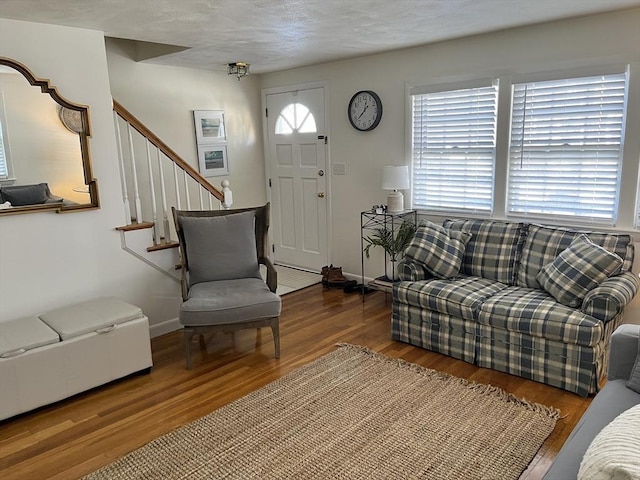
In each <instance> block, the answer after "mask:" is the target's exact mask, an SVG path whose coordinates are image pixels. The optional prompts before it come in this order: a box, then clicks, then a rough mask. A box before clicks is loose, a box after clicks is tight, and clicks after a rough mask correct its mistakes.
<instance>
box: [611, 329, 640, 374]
mask: <svg viewBox="0 0 640 480" xmlns="http://www.w3.org/2000/svg"><path fill="white" fill-rule="evenodd" d="M609 352H610V353H609V372H608V373H607V379H608V380H617V379H623V380H628V379H629V377H630V375H631V369H632V368H633V364H634V363H635V361H636V357H637V356H638V353H639V352H640V325H630V324H625V325H620V326H619V327H618V328H617V329H616V330H615V332H613V334H612V335H611V345H610V347H609Z"/></svg>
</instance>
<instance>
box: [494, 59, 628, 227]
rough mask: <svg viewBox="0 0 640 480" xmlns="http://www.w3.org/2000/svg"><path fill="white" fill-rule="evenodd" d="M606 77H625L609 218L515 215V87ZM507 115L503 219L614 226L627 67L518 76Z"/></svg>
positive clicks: (620, 186) (616, 211)
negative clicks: (613, 190)
mask: <svg viewBox="0 0 640 480" xmlns="http://www.w3.org/2000/svg"><path fill="white" fill-rule="evenodd" d="M607 75H624V76H625V80H624V81H625V86H624V98H623V105H622V118H621V120H620V138H619V147H618V154H617V158H618V159H617V172H616V176H617V177H616V180H615V193H614V195H613V197H612V202H613V207H612V215H611V218H601V217H598V216H596V215H591V216H589V215H571V214H561V213H544V212H518V211H513V210H511V208H510V207H511V202H510V198H511V194H512V190H511V189H512V187H513V184H512V178H511V168H512V166H513V161H512V158H511V149H512V144H511V142H512V140H513V135H512V132H513V129H514V119H513V115H514V97H515V90H516V86H518V85H525V84H528V83H543V82H554V81H563V80H568V81H570V80H574V79H575V80H578V79H582V78H589V77H599V76H607ZM510 90H511V91H510V115H509V137H508V147H507V152H506V155H507V159H506V166H507V178H506V185H505V205H504V208H505V218H508V219H511V218H514V219H525V220H527V221H541V222H546V223H553V222H560V223H561V224H566V223H567V222H568V223H569V224H574V225H585V224H586V225H595V226H598V227H614V226H616V224H617V221H618V216H619V210H620V193H621V188H622V182H621V177H622V170H623V162H624V147H625V130H626V123H627V122H626V117H627V110H628V91H629V71H628V68H616V69H606V70H599V71H597V72H583V71H580V72H573V73H572V72H565V73H564V74H561V75H559V74H556V75H551V76H543V75H541V74H538V75H532V76H529V77H520V78H514V79H512V81H511V83H510Z"/></svg>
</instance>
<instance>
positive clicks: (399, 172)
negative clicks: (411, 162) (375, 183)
mask: <svg viewBox="0 0 640 480" xmlns="http://www.w3.org/2000/svg"><path fill="white" fill-rule="evenodd" d="M407 188H409V167H408V166H407V165H401V166H392V167H384V168H383V170H382V189H383V190H405V189H407Z"/></svg>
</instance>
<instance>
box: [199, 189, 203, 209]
mask: <svg viewBox="0 0 640 480" xmlns="http://www.w3.org/2000/svg"><path fill="white" fill-rule="evenodd" d="M202 190H204V187H200V188H199V189H198V197H200V210H204V198H203V197H202Z"/></svg>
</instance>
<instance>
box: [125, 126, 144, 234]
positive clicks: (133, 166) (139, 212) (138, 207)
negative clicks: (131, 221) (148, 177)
mask: <svg viewBox="0 0 640 480" xmlns="http://www.w3.org/2000/svg"><path fill="white" fill-rule="evenodd" d="M127 133H128V135H129V155H130V157H131V173H132V176H133V195H134V199H135V206H136V218H135V220H136V222H141V221H142V205H141V204H140V191H139V189H138V170H137V168H136V155H135V153H134V152H133V137H132V136H131V124H129V123H127Z"/></svg>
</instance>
